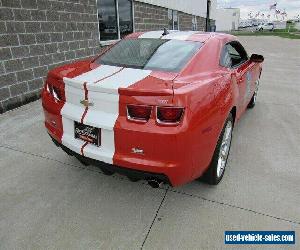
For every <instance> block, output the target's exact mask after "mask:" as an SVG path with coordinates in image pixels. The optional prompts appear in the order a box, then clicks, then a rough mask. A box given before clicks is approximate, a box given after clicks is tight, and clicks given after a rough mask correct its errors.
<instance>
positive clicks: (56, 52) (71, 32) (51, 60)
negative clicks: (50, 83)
mask: <svg viewBox="0 0 300 250" xmlns="http://www.w3.org/2000/svg"><path fill="white" fill-rule="evenodd" d="M98 51H99V31H98V20H97V8H96V0H0V113H3V112H5V111H7V110H9V109H12V108H15V107H18V106H20V105H22V104H24V103H27V102H30V101H33V100H36V99H37V98H39V95H40V89H41V87H42V85H43V81H44V77H45V76H46V74H47V72H48V70H50V69H52V68H53V67H56V66H59V65H62V64H65V63H67V62H72V61H73V60H74V59H75V58H76V59H84V58H87V57H89V56H92V55H94V54H96V53H97V52H98Z"/></svg>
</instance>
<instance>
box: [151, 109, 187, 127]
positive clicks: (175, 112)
mask: <svg viewBox="0 0 300 250" xmlns="http://www.w3.org/2000/svg"><path fill="white" fill-rule="evenodd" d="M183 112H184V108H182V107H157V109H156V116H157V118H156V120H157V122H158V123H165V124H177V123H179V122H180V121H181V118H182V116H183Z"/></svg>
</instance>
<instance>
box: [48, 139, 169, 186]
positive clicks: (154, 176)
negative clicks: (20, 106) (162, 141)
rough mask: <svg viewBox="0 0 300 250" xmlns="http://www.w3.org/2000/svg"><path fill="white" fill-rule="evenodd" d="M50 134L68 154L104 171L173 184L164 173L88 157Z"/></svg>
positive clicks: (56, 143) (55, 142) (57, 144)
mask: <svg viewBox="0 0 300 250" xmlns="http://www.w3.org/2000/svg"><path fill="white" fill-rule="evenodd" d="M49 136H50V137H51V139H52V141H53V142H54V144H55V145H56V146H57V147H60V148H61V149H62V150H63V151H65V152H66V153H67V154H68V155H72V156H75V157H76V158H77V159H79V160H80V161H84V162H86V163H88V164H91V165H94V166H97V167H99V168H100V169H101V170H103V171H107V172H112V173H118V174H121V175H125V176H127V177H129V178H134V179H140V180H157V181H159V182H163V183H166V184H169V185H170V186H172V183H171V182H170V180H169V178H168V177H167V176H166V175H164V174H159V173H151V172H146V171H141V170H136V169H130V168H124V167H119V166H116V165H113V164H109V163H105V162H102V161H98V160H95V159H92V158H89V157H86V156H82V155H80V154H78V153H76V152H74V151H72V150H70V149H69V148H67V147H66V146H64V145H63V144H61V143H59V142H58V141H57V140H55V139H54V138H53V137H52V136H51V135H50V134H49Z"/></svg>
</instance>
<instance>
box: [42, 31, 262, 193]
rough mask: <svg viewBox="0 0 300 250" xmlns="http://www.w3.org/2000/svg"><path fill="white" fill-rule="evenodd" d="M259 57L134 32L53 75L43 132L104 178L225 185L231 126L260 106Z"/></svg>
mask: <svg viewBox="0 0 300 250" xmlns="http://www.w3.org/2000/svg"><path fill="white" fill-rule="evenodd" d="M263 60H264V58H263V56H261V55H256V54H253V55H252V56H251V57H249V56H248V54H247V52H246V51H245V49H244V48H243V46H242V45H241V44H240V43H239V42H238V40H237V38H236V37H234V36H231V35H227V34H218V33H201V32H194V31H188V32H180V31H177V32H175V31H174V32H173V31H170V32H168V31H166V30H165V31H151V32H144V33H133V34H131V35H129V36H127V37H126V38H124V39H123V40H121V41H119V42H117V43H116V44H114V45H113V46H110V47H108V48H106V49H105V51H104V52H102V54H101V55H99V56H97V57H96V58H94V59H92V60H86V61H79V62H75V63H73V64H69V65H65V66H62V67H58V68H56V69H53V70H51V71H50V72H49V74H48V77H47V80H46V83H45V86H44V88H43V91H42V103H43V108H44V113H45V126H46V128H47V130H48V133H49V135H50V136H51V138H52V140H53V141H54V143H55V144H56V145H57V146H60V147H61V148H62V149H63V150H64V151H66V152H67V153H68V154H70V155H74V156H75V157H77V158H78V159H79V160H80V161H81V162H82V163H83V164H93V165H97V166H99V167H100V168H101V170H102V171H103V172H104V173H105V174H108V175H110V174H113V173H115V172H117V173H121V174H124V175H126V176H128V178H129V179H130V180H132V181H136V180H139V179H145V180H147V181H148V183H149V184H150V185H151V186H152V187H158V186H159V185H160V184H161V183H168V184H170V185H172V186H178V185H182V184H184V183H187V182H190V181H192V180H194V179H196V178H199V177H202V178H201V179H202V180H204V181H206V182H207V183H209V184H218V183H219V182H220V180H221V179H222V177H223V175H224V171H225V167H226V162H227V158H228V154H229V150H230V144H231V138H232V130H233V127H234V125H235V122H236V121H237V120H239V118H240V117H241V115H242V114H243V113H244V111H245V110H246V109H247V108H252V107H254V105H255V102H256V96H257V90H258V85H259V79H260V75H261V71H262V62H263Z"/></svg>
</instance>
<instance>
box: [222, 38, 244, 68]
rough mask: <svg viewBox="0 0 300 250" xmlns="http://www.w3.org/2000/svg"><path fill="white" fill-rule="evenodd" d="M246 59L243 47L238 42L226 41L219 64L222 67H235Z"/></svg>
mask: <svg viewBox="0 0 300 250" xmlns="http://www.w3.org/2000/svg"><path fill="white" fill-rule="evenodd" d="M247 60H248V55H247V52H246V50H245V49H244V47H243V46H242V45H241V44H240V43H239V42H238V41H233V42H230V43H227V44H226V45H225V46H224V48H223V51H222V54H221V58H220V64H221V65H222V66H224V67H227V68H229V67H233V68H234V67H237V66H239V65H241V64H243V63H244V62H246V61H247Z"/></svg>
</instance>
